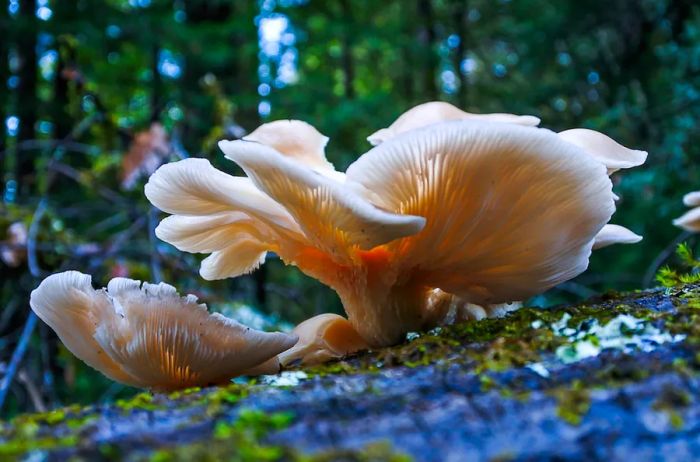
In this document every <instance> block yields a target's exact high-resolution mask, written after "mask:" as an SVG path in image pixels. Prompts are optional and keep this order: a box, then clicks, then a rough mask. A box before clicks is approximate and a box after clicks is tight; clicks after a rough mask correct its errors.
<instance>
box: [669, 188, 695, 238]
mask: <svg viewBox="0 0 700 462" xmlns="http://www.w3.org/2000/svg"><path fill="white" fill-rule="evenodd" d="M683 204H685V206H686V207H693V208H692V209H690V210H688V211H687V212H685V213H684V214H683V215H682V216H680V217H679V218H676V219H675V220H673V224H674V225H676V226H678V227H679V228H683V229H684V230H686V231H690V232H691V233H697V232H700V191H693V192H690V193H688V194H686V195H685V196H683Z"/></svg>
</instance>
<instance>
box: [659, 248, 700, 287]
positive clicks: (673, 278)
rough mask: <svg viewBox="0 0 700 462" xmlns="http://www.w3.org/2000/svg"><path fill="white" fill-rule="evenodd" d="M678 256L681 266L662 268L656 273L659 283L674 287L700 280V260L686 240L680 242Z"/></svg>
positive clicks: (677, 250) (677, 249)
mask: <svg viewBox="0 0 700 462" xmlns="http://www.w3.org/2000/svg"><path fill="white" fill-rule="evenodd" d="M676 256H677V257H678V260H679V268H678V269H672V268H671V267H669V266H664V267H662V268H660V269H659V271H658V273H657V274H656V280H657V281H658V282H659V284H661V285H662V286H664V287H674V286H677V285H680V284H690V283H696V282H698V281H700V260H697V259H696V258H695V255H694V253H693V251H692V250H691V248H690V246H689V245H688V244H686V243H685V242H683V243H681V244H678V247H676ZM679 271H680V272H679Z"/></svg>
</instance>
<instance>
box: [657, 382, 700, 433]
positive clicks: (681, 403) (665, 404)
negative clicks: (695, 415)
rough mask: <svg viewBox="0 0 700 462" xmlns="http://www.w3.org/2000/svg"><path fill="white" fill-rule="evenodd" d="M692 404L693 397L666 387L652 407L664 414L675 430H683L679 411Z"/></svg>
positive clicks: (669, 386) (676, 389) (683, 391)
mask: <svg viewBox="0 0 700 462" xmlns="http://www.w3.org/2000/svg"><path fill="white" fill-rule="evenodd" d="M692 402H693V397H692V396H691V395H690V394H688V393H687V392H686V391H685V390H680V389H678V388H676V387H674V386H672V385H668V386H666V387H664V388H663V390H662V391H661V394H660V395H659V397H658V398H657V399H656V401H655V402H654V404H653V405H652V407H653V408H654V409H655V410H657V411H661V412H664V413H666V415H667V416H668V419H669V423H670V424H671V426H672V427H673V428H674V429H676V430H680V429H681V428H683V423H684V422H683V417H682V416H681V414H680V411H681V410H683V408H686V407H688V405H690V403H692Z"/></svg>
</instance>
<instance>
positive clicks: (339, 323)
mask: <svg viewBox="0 0 700 462" xmlns="http://www.w3.org/2000/svg"><path fill="white" fill-rule="evenodd" d="M292 333H294V334H295V335H297V336H298V337H299V341H298V342H297V344H296V345H294V346H293V347H292V348H291V349H289V350H287V351H285V352H283V353H281V354H280V355H279V361H280V364H282V366H290V365H296V364H303V365H305V366H310V365H313V364H319V363H324V362H326V361H328V360H330V359H335V358H342V357H344V356H347V355H349V354H352V353H356V352H358V351H360V350H366V349H367V348H369V345H367V343H366V342H365V341H364V340H363V339H362V337H360V335H359V334H358V333H357V331H355V329H354V328H353V327H352V324H350V322H349V321H348V320H347V319H345V318H344V317H342V316H339V315H337V314H331V313H326V314H319V315H318V316H314V317H313V318H311V319H307V320H306V321H304V322H302V323H301V324H299V325H298V326H297V327H295V328H294V330H293V331H292Z"/></svg>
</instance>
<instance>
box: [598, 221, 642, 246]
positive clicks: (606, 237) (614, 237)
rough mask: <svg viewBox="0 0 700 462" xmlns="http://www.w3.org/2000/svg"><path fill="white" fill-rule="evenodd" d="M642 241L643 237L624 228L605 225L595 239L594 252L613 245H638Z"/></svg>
mask: <svg viewBox="0 0 700 462" xmlns="http://www.w3.org/2000/svg"><path fill="white" fill-rule="evenodd" d="M642 239H643V238H642V236H640V235H639V234H635V233H634V232H632V231H630V230H629V229H627V228H625V227H624V226H620V225H605V226H603V229H601V230H600V232H599V233H598V234H597V235H596V237H595V241H594V242H593V250H598V249H602V248H603V247H608V246H610V245H613V244H636V243H637V242H640V241H641V240H642Z"/></svg>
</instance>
